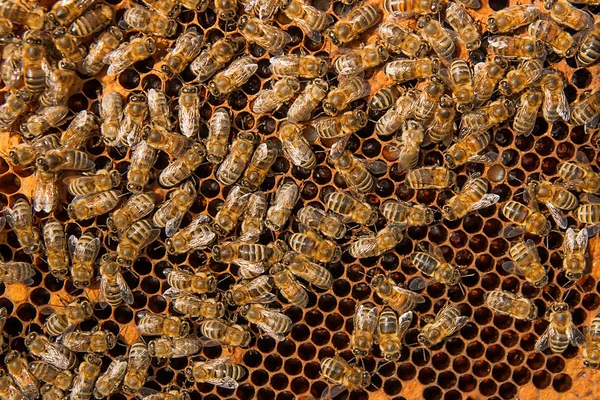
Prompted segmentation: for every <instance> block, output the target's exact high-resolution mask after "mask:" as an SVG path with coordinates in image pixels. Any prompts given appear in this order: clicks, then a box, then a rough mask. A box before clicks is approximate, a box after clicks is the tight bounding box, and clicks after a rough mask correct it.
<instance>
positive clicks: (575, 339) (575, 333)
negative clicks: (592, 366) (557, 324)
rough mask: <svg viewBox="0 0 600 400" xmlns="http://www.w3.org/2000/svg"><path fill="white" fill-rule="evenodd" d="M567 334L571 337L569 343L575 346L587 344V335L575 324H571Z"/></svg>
mask: <svg viewBox="0 0 600 400" xmlns="http://www.w3.org/2000/svg"><path fill="white" fill-rule="evenodd" d="M567 334H568V336H569V342H570V343H571V344H572V345H573V346H583V345H584V344H585V335H584V334H583V333H582V332H581V331H580V330H579V328H577V327H576V326H575V324H571V326H570V327H569V330H568V332H567Z"/></svg>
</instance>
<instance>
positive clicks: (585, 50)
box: [3, 24, 600, 67]
mask: <svg viewBox="0 0 600 400" xmlns="http://www.w3.org/2000/svg"><path fill="white" fill-rule="evenodd" d="M578 43H579V49H578V51H577V54H576V55H575V61H577V66H578V67H588V66H590V65H592V64H593V63H595V62H596V61H597V60H598V58H600V52H599V51H598V48H600V24H596V25H594V27H593V28H591V29H589V30H586V31H583V32H582V33H581V34H579V38H578ZM3 58H4V57H3Z"/></svg>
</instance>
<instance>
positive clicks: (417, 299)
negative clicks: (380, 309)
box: [393, 285, 425, 304]
mask: <svg viewBox="0 0 600 400" xmlns="http://www.w3.org/2000/svg"><path fill="white" fill-rule="evenodd" d="M393 289H394V291H396V292H399V293H401V294H403V295H406V296H409V297H412V298H414V299H415V303H417V304H421V303H424V302H425V298H424V297H423V296H421V295H420V294H418V293H415V292H411V291H410V290H406V289H403V288H401V287H400V286H397V285H394V286H393Z"/></svg>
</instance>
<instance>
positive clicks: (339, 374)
mask: <svg viewBox="0 0 600 400" xmlns="http://www.w3.org/2000/svg"><path fill="white" fill-rule="evenodd" d="M321 375H322V376H323V377H324V378H325V379H326V380H327V381H328V382H330V383H333V384H334V385H335V386H334V387H333V388H331V389H329V388H328V389H325V393H323V395H324V396H323V397H325V395H327V396H330V397H331V398H334V397H335V396H337V395H338V394H340V393H342V392H344V391H345V390H349V391H352V390H354V389H364V388H366V387H367V386H369V385H370V384H371V375H370V374H369V373H368V372H367V371H366V370H365V369H364V368H361V367H359V366H358V365H350V364H349V363H348V362H347V361H346V360H344V359H343V358H342V357H340V356H337V355H336V356H334V357H327V358H324V359H323V360H322V361H321Z"/></svg>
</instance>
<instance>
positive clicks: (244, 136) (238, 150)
mask: <svg viewBox="0 0 600 400" xmlns="http://www.w3.org/2000/svg"><path fill="white" fill-rule="evenodd" d="M254 140H255V135H254V134H253V133H252V132H246V131H244V132H240V133H238V135H237V137H236V138H235V140H234V141H233V143H232V144H231V148H230V150H229V153H228V154H227V157H226V158H225V159H224V160H223V162H222V163H221V165H219V168H218V169H217V172H216V174H215V175H216V177H217V180H218V181H219V182H221V183H222V184H223V185H233V184H234V183H235V182H236V181H237V180H238V179H239V178H240V177H241V176H242V173H243V172H244V170H245V169H246V166H247V165H248V162H249V161H250V158H251V157H252V155H253V153H254Z"/></svg>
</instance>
